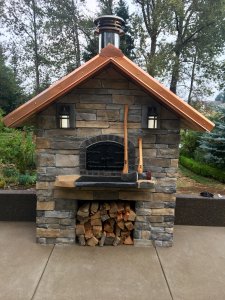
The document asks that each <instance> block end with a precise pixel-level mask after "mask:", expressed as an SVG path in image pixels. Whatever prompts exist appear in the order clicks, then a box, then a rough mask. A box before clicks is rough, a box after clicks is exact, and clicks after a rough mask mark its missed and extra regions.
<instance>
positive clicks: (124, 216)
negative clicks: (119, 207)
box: [123, 211, 130, 222]
mask: <svg viewBox="0 0 225 300" xmlns="http://www.w3.org/2000/svg"><path fill="white" fill-rule="evenodd" d="M129 216H130V212H129V211H126V212H125V214H124V215H123V219H124V221H125V222H126V221H128V219H129Z"/></svg>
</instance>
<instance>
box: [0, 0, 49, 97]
mask: <svg viewBox="0 0 225 300" xmlns="http://www.w3.org/2000/svg"><path fill="white" fill-rule="evenodd" d="M41 7H42V5H41V0H21V1H18V0H8V1H7V2H5V6H4V19H5V21H6V25H7V27H8V29H9V31H10V33H11V35H12V37H13V39H12V40H13V41H16V45H17V47H18V48H20V49H22V48H23V50H24V52H23V54H22V57H20V60H22V62H23V63H22V64H23V73H24V75H26V76H29V77H34V80H35V84H34V86H35V87H34V92H35V94H37V93H39V91H40V82H41V72H42V71H41V67H42V66H43V65H45V63H46V58H45V57H44V54H43V53H44V52H43V50H44V33H43V23H44V13H43V10H42V8H41ZM14 44H15V43H14ZM20 52H21V51H19V50H18V53H20Z"/></svg>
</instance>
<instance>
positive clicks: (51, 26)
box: [45, 0, 85, 74]
mask: <svg viewBox="0 0 225 300" xmlns="http://www.w3.org/2000/svg"><path fill="white" fill-rule="evenodd" d="M83 6H84V1H82V0H81V1H79V0H65V1H61V0H50V1H47V2H45V9H46V14H47V16H48V20H47V22H46V28H47V31H48V37H49V51H50V52H51V54H52V58H51V60H52V63H53V64H54V65H55V66H56V68H57V70H59V69H60V68H61V69H62V72H63V73H64V74H65V73H69V72H71V71H72V70H74V69H75V68H77V67H79V66H80V65H81V47H82V38H83V37H84V32H83V31H84V30H85V28H84V17H83V16H82V14H81V8H82V7H83Z"/></svg>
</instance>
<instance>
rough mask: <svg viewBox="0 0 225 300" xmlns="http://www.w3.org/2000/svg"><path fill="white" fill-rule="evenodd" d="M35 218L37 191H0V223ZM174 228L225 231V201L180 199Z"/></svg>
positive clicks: (186, 197) (186, 196)
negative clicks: (213, 227)
mask: <svg viewBox="0 0 225 300" xmlns="http://www.w3.org/2000/svg"><path fill="white" fill-rule="evenodd" d="M35 217H36V193H35V190H26V191H23V190H16V191H12V190H10V191H4V190H2V191H0V221H25V222H26V221H27V222H35ZM175 224H176V225H195V226H224V227H225V197H223V198H217V197H214V198H203V197H200V196H198V195H177V198H176V210H175Z"/></svg>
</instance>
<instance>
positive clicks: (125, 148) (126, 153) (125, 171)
mask: <svg viewBox="0 0 225 300" xmlns="http://www.w3.org/2000/svg"><path fill="white" fill-rule="evenodd" d="M127 119H128V104H125V107H124V165H123V172H122V173H123V174H127V173H128V139H127Z"/></svg>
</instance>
